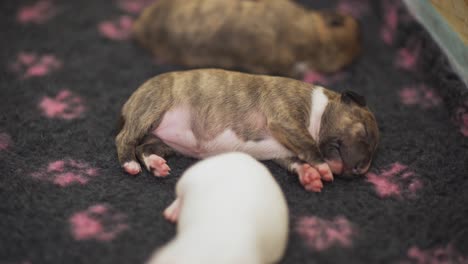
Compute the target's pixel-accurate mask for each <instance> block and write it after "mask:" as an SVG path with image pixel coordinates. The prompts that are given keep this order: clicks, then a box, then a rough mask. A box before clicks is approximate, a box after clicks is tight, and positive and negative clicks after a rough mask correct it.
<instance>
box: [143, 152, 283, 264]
mask: <svg viewBox="0 0 468 264" xmlns="http://www.w3.org/2000/svg"><path fill="white" fill-rule="evenodd" d="M176 193H177V198H176V200H175V201H174V202H173V203H172V204H171V205H170V206H169V207H168V208H167V209H166V210H165V211H164V215H165V217H166V218H167V219H168V220H170V221H177V235H176V237H175V238H174V239H173V240H172V241H171V242H169V243H168V244H167V245H166V246H164V247H163V248H161V249H159V250H158V251H156V253H155V254H154V255H153V256H152V257H151V259H150V260H149V261H148V264H175V263H176V264H186V263H192V264H193V263H197V264H198V263H200V264H228V263H232V264H240V263H242V264H251V263H252V264H253V263H275V262H278V261H279V260H280V259H281V258H282V256H283V254H284V251H285V248H286V242H287V239H288V208H287V204H286V200H285V198H284V195H283V193H282V192H281V189H280V187H279V186H278V184H277V183H276V181H275V180H274V178H273V177H272V175H271V174H270V172H269V171H268V170H267V169H266V168H265V166H263V165H262V164H261V163H259V162H258V161H256V160H255V159H253V158H252V157H250V156H249V155H247V154H243V153H228V154H222V155H219V156H215V157H212V158H208V159H205V160H203V161H201V162H199V163H197V164H195V165H194V166H192V167H191V168H189V169H188V170H187V171H186V172H185V173H184V174H183V175H182V177H181V179H180V180H179V182H178V183H177V186H176Z"/></svg>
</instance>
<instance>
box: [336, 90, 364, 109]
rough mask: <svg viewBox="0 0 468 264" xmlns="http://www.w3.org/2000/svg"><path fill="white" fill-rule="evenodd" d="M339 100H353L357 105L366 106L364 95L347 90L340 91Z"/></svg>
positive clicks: (349, 101) (347, 102)
mask: <svg viewBox="0 0 468 264" xmlns="http://www.w3.org/2000/svg"><path fill="white" fill-rule="evenodd" d="M341 101H342V102H343V103H346V104H349V103H351V102H354V103H356V104H357V105H359V106H362V107H364V106H366V98H364V96H362V95H360V94H358V93H355V92H353V91H349V90H345V91H344V92H342V93H341Z"/></svg>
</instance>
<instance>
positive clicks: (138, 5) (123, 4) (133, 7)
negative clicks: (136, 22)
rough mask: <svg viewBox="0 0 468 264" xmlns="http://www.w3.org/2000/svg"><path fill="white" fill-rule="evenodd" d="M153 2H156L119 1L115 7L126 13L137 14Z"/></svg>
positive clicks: (141, 0)
mask: <svg viewBox="0 0 468 264" xmlns="http://www.w3.org/2000/svg"><path fill="white" fill-rule="evenodd" d="M155 1H156V0H120V1H118V2H117V5H118V6H119V8H120V9H122V10H123V11H126V12H127V13H130V14H138V13H140V12H141V11H143V9H144V8H145V7H147V6H149V5H151V4H152V3H153V2H155Z"/></svg>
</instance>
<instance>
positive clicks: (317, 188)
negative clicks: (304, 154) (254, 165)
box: [273, 158, 333, 192]
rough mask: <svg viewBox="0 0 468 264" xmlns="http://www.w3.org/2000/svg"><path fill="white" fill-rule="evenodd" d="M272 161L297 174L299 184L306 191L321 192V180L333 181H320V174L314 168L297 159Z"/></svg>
mask: <svg viewBox="0 0 468 264" xmlns="http://www.w3.org/2000/svg"><path fill="white" fill-rule="evenodd" d="M273 161H274V162H275V163H277V164H278V165H280V166H281V167H283V168H285V169H287V170H288V171H290V172H292V173H295V174H297V175H298V176H299V182H300V183H301V185H302V186H304V188H305V189H306V190H308V191H312V192H321V191H322V188H323V182H322V180H324V181H331V180H333V178H332V179H329V178H326V177H325V178H323V179H322V176H321V175H320V172H319V171H318V170H317V169H316V168H314V167H312V166H311V165H309V164H308V163H306V162H304V161H302V160H300V159H298V158H284V159H275V160H273Z"/></svg>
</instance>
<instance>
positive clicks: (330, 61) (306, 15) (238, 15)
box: [133, 0, 361, 77]
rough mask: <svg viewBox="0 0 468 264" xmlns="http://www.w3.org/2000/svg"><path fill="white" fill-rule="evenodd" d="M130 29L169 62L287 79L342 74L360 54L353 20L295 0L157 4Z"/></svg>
mask: <svg viewBox="0 0 468 264" xmlns="http://www.w3.org/2000/svg"><path fill="white" fill-rule="evenodd" d="M133 31H134V36H135V38H136V40H137V41H138V42H139V43H140V44H141V45H142V46H143V47H145V48H147V49H149V50H150V51H151V52H152V53H153V54H154V55H155V56H156V57H157V58H158V59H160V60H161V61H164V62H167V63H174V64H180V65H185V66H189V67H216V68H224V69H243V70H247V71H249V72H252V73H260V74H280V75H285V76H289V77H300V76H302V74H303V73H304V72H305V71H307V70H317V71H322V72H334V71H337V70H338V69H340V68H342V67H343V66H345V65H347V64H349V63H350V62H351V61H352V60H353V59H354V58H355V57H356V56H357V55H358V54H359V52H360V49H361V48H360V36H359V35H360V33H359V26H358V24H357V22H356V20H355V19H354V18H352V17H350V16H347V15H342V14H339V13H335V12H330V11H326V12H318V11H312V10H306V9H304V8H302V7H301V6H299V5H297V4H296V3H294V1H290V0H257V1H254V0H191V1H186V0H158V1H156V2H155V3H154V4H153V5H152V6H150V7H148V8H147V9H146V10H145V11H144V12H143V13H142V15H141V16H140V17H139V18H138V20H137V21H136V22H135V24H134V27H133Z"/></svg>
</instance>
